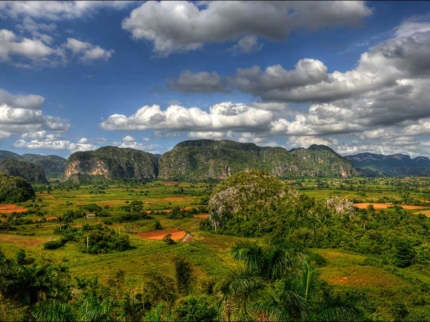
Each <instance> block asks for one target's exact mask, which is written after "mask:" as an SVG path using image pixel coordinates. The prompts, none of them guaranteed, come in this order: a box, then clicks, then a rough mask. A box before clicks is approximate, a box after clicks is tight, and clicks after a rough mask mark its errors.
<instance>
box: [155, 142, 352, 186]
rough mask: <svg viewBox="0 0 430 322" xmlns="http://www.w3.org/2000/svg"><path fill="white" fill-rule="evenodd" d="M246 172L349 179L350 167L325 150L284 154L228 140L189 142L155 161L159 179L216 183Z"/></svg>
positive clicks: (347, 163) (276, 149) (342, 159)
mask: <svg viewBox="0 0 430 322" xmlns="http://www.w3.org/2000/svg"><path fill="white" fill-rule="evenodd" d="M247 169H264V170H267V171H268V172H271V173H273V174H275V175H278V176H280V177H303V176H312V177H315V176H326V177H329V176H334V177H340V176H342V175H347V176H351V175H352V174H353V173H354V170H353V167H352V165H351V163H350V162H349V161H348V160H346V159H344V158H343V157H341V156H340V155H338V154H337V153H335V152H334V151H333V150H331V149H330V148H328V147H324V146H311V147H310V148H309V149H296V150H292V151H290V152H289V151H287V150H285V149H284V148H280V147H259V146H257V145H255V144H253V143H239V142H234V141H229V140H193V141H184V142H181V143H179V144H178V145H176V146H175V147H174V148H173V149H172V150H171V151H169V152H166V153H164V154H163V155H162V156H161V157H160V159H159V178H162V179H172V180H184V181H193V180H198V181H203V180H219V179H220V178H226V177H228V176H229V175H231V174H232V173H233V174H234V173H239V172H241V171H244V170H247Z"/></svg>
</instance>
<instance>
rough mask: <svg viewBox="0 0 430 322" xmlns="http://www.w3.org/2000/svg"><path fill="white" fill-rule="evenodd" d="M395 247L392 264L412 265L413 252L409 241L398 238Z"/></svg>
mask: <svg viewBox="0 0 430 322" xmlns="http://www.w3.org/2000/svg"><path fill="white" fill-rule="evenodd" d="M395 247H396V248H395V251H396V252H395V255H394V265H396V266H397V267H402V268H403V267H408V266H410V265H412V262H413V260H414V257H415V254H414V249H413V248H412V246H411V245H410V243H408V242H407V241H405V240H399V241H397V243H396V246H395Z"/></svg>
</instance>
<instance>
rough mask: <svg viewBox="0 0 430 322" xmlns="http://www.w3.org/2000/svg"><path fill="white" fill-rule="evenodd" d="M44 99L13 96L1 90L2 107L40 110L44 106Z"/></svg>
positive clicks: (30, 96) (31, 96) (35, 96)
mask: <svg viewBox="0 0 430 322" xmlns="http://www.w3.org/2000/svg"><path fill="white" fill-rule="evenodd" d="M44 100H45V99H44V98H43V97H42V96H40V95H12V94H10V93H9V92H7V91H5V90H4V89H1V88H0V105H3V104H5V105H8V106H10V107H12V108H24V109H38V108H40V107H41V106H42V105H43V102H44Z"/></svg>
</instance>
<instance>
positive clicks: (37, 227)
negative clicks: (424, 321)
mask: <svg viewBox="0 0 430 322" xmlns="http://www.w3.org/2000/svg"><path fill="white" fill-rule="evenodd" d="M288 183H289V184H290V185H291V186H293V187H295V188H296V189H298V190H299V191H300V192H301V193H304V194H307V195H309V196H311V197H314V198H316V199H325V198H327V197H329V196H333V195H337V196H340V197H343V198H347V199H349V200H352V201H354V202H355V203H357V204H359V203H369V204H375V209H378V206H377V204H381V205H385V206H386V207H384V208H387V209H386V210H388V211H390V208H391V207H392V206H393V205H399V206H400V207H405V206H415V208H413V209H412V210H411V211H412V212H413V213H415V214H418V213H422V214H424V215H426V216H430V203H429V202H428V201H427V200H429V199H430V188H429V187H430V180H429V179H428V178H403V179H392V178H390V179H385V178H384V179H380V178H375V179H363V178H353V179H332V178H327V179H299V180H288ZM214 186H215V185H214V184H213V183H184V182H163V181H155V182H148V183H146V184H125V183H118V184H111V185H85V186H73V185H72V186H64V185H59V184H55V183H53V184H51V188H49V189H48V188H47V186H43V185H41V186H36V187H35V188H36V190H37V191H38V192H37V194H36V198H35V199H34V200H32V201H27V202H23V203H19V204H16V205H0V214H3V215H2V216H3V220H5V218H7V217H8V216H12V215H13V211H24V210H25V209H27V210H31V209H35V208H37V209H38V210H39V211H38V213H32V214H31V213H30V214H26V215H25V216H24V217H25V219H29V222H30V221H31V223H27V224H22V225H18V226H16V230H11V231H2V232H1V233H0V249H1V251H2V252H3V253H4V254H5V255H6V256H7V257H14V256H15V254H16V253H17V252H18V251H19V250H24V251H25V253H26V257H27V258H32V259H34V262H35V263H36V264H38V265H42V264H44V263H53V264H64V265H66V266H67V267H68V268H69V272H70V275H71V276H72V278H75V277H77V278H80V279H81V278H91V277H97V278H98V280H99V281H100V282H101V283H110V282H112V280H114V279H115V276H118V273H119V272H120V273H121V274H122V275H123V276H124V285H123V286H124V287H125V288H127V289H129V290H131V291H135V292H138V291H139V290H140V289H141V288H142V287H143V284H144V281H145V276H147V274H148V273H150V272H153V271H157V272H163V274H164V275H166V276H170V277H172V278H173V277H174V274H175V273H174V265H173V261H174V258H175V257H177V256H178V255H181V256H183V257H185V258H187V260H188V261H189V262H190V263H191V265H192V267H193V271H194V275H195V278H196V280H197V282H196V285H197V286H196V288H197V289H198V290H197V293H198V292H199V290H200V291H201V289H202V288H203V287H204V285H206V284H207V283H215V284H216V283H217V282H218V281H219V280H220V279H221V278H222V277H224V276H225V275H226V274H227V273H228V271H229V270H230V269H231V268H233V267H237V266H238V262H237V261H235V260H234V259H233V257H232V255H231V252H230V249H231V247H232V245H234V244H235V243H237V242H240V241H244V240H249V238H244V237H233V236H227V235H217V234H213V233H212V232H207V231H202V230H200V229H199V225H200V222H201V221H202V220H204V219H205V218H207V215H208V214H207V202H208V198H209V196H210V193H211V191H212V189H213V187H214ZM133 201H142V203H143V207H144V208H143V210H144V211H145V212H146V213H147V214H148V215H149V216H150V217H151V218H147V219H140V220H133V221H127V222H116V221H115V220H112V219H115V218H117V217H119V216H121V215H123V214H124V213H125V211H126V210H125V209H126V207H127V206H129V205H130V204H131V203H132V202H133ZM91 205H97V206H99V207H101V208H102V209H103V210H104V212H106V213H107V214H108V215H107V216H103V217H102V216H96V217H95V218H88V219H87V218H84V217H83V216H82V217H81V218H76V219H74V220H73V222H71V223H70V227H77V228H79V227H82V226H83V225H86V224H88V225H96V224H102V225H106V226H108V227H109V228H111V229H113V230H114V231H116V232H118V233H119V234H126V235H128V236H129V239H130V243H131V245H132V246H133V248H132V249H130V250H127V251H124V252H111V253H107V254H87V253H85V252H82V251H80V250H79V248H78V246H77V243H76V242H68V243H67V244H65V245H64V246H63V247H60V248H58V249H55V250H48V249H44V247H43V245H44V244H45V243H46V242H49V241H52V240H57V239H58V238H59V236H58V234H54V230H55V229H58V228H59V227H60V226H63V225H64V222H62V221H61V218H62V216H63V215H64V214H65V213H66V212H67V211H78V210H81V211H82V210H83V209H84V211H85V212H86V213H90V211H88V210H86V209H91V207H90V208H85V207H87V206H91ZM124 207H125V208H124ZM366 207H367V205H366ZM416 207H418V208H416ZM178 208H179V209H182V210H193V209H196V210H193V214H192V216H189V217H186V218H178V219H174V218H171V217H172V216H171V213H172V211H173V210H174V209H178ZM406 208H407V207H405V209H406ZM198 210H206V211H198ZM157 222H158V223H159V226H158V227H157ZM160 225H161V227H160ZM155 228H158V229H155ZM167 233H171V234H172V237H173V239H176V241H177V242H176V243H175V244H173V245H168V244H167V243H166V242H164V241H163V240H161V239H162V237H163V236H164V235H165V234H167ZM186 234H189V235H191V240H190V241H188V242H182V237H183V236H185V235H186ZM154 236H155V238H154ZM151 237H152V238H151ZM251 240H252V241H259V240H263V239H262V238H251ZM310 251H311V252H312V253H314V254H317V255H319V256H321V257H322V258H323V259H324V263H318V262H316V263H314V264H315V265H316V267H317V272H318V274H319V276H320V278H321V279H322V280H324V281H326V282H327V283H329V284H330V285H333V286H334V287H335V288H337V289H341V290H355V291H358V292H363V293H365V294H366V298H367V299H366V303H365V304H364V306H365V307H366V309H368V310H369V312H372V315H371V318H372V319H373V320H387V319H392V318H393V316H394V317H395V316H396V315H395V310H396V306H395V305H397V304H396V303H409V304H410V305H412V304H413V305H414V309H413V310H411V312H412V311H413V313H414V315H413V316H415V317H417V316H418V317H421V318H428V312H429V311H430V310H429V309H430V303H428V302H427V301H428V298H425V296H421V293H420V292H421V291H419V292H417V286H418V287H424V288H425V285H430V271H429V270H428V268H427V267H426V266H425V265H412V266H410V267H407V268H402V269H399V268H396V267H392V266H390V265H375V264H374V262H375V261H377V260H378V258H377V256H373V257H372V256H369V255H362V254H358V253H352V252H346V251H343V250H339V249H310ZM372 259H373V260H372ZM423 285H424V286H423ZM424 291H425V289H424ZM424 291H423V292H424ZM201 292H203V291H201ZM420 296H421V297H420ZM405 301H406V302H405ZM393 303H394V304H393ZM393 305H394V306H393ZM399 305H400V304H399ZM400 306H401V305H400ZM393 312H394V313H393Z"/></svg>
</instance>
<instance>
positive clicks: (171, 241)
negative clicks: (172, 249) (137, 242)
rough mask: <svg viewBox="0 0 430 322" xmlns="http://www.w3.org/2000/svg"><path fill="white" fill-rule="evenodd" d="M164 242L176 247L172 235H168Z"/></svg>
mask: <svg viewBox="0 0 430 322" xmlns="http://www.w3.org/2000/svg"><path fill="white" fill-rule="evenodd" d="M163 241H164V242H165V243H166V244H167V245H174V244H176V242H175V241H174V240H173V239H172V234H167V235H165V236H164V237H163Z"/></svg>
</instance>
